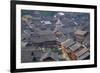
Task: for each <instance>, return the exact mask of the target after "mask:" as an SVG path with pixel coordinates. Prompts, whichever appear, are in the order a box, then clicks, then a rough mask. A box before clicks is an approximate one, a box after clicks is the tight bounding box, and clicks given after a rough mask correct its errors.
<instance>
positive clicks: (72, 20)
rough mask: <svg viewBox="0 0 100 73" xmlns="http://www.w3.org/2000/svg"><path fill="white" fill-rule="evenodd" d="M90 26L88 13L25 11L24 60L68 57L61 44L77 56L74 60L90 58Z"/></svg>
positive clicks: (22, 28) (23, 31)
mask: <svg viewBox="0 0 100 73" xmlns="http://www.w3.org/2000/svg"><path fill="white" fill-rule="evenodd" d="M44 13H45V11H44ZM51 13H53V12H51ZM89 29H90V28H89V15H88V14H87V13H74V12H55V13H54V14H53V15H52V16H49V15H47V16H44V15H42V14H41V12H40V11H32V12H31V14H29V13H27V14H25V15H22V16H21V62H22V63H26V62H43V61H63V60H64V61H65V60H67V59H65V58H64V57H63V56H62V50H61V47H60V45H63V47H64V48H65V50H68V52H69V53H68V56H70V57H71V58H73V57H75V59H74V58H73V59H70V60H85V59H89V58H90V30H89ZM70 53H73V54H74V55H73V54H70Z"/></svg>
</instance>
